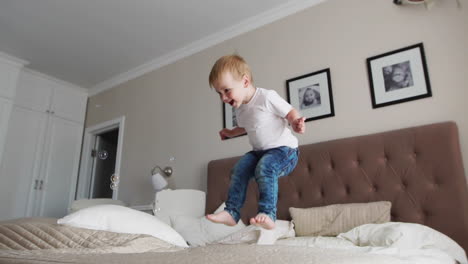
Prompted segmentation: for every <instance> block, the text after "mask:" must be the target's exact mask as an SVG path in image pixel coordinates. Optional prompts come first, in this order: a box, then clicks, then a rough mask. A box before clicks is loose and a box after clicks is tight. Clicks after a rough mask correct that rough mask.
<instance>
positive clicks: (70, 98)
mask: <svg viewBox="0 0 468 264" xmlns="http://www.w3.org/2000/svg"><path fill="white" fill-rule="evenodd" d="M87 100H88V96H87V94H85V93H83V92H79V91H76V90H74V89H70V88H68V89H66V88H65V87H61V86H60V85H56V87H55V88H54V91H53V96H52V103H51V107H50V110H51V113H52V114H53V115H55V116H58V117H61V118H64V119H67V120H71V121H75V122H77V123H84V119H85V112H86V103H87Z"/></svg>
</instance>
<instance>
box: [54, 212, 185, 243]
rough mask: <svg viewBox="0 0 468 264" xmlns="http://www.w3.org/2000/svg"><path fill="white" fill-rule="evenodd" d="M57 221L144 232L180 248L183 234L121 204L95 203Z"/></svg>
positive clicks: (119, 230) (73, 224) (95, 227)
mask: <svg viewBox="0 0 468 264" xmlns="http://www.w3.org/2000/svg"><path fill="white" fill-rule="evenodd" d="M57 223H58V224H62V225H69V226H73V227H79V228H87V229H94V230H103V231H110V232H116V233H127V234H146V235H151V236H154V237H157V238H159V239H161V240H164V241H166V242H168V243H171V244H173V245H176V246H180V247H187V243H185V240H184V239H183V238H182V236H181V235H180V234H179V233H177V232H176V231H175V230H174V229H172V228H171V227H170V226H168V225H167V224H165V223H164V222H162V221H160V220H159V219H158V218H156V217H154V216H152V215H150V214H147V213H144V212H141V211H137V210H134V209H131V208H128V207H124V206H120V205H110V204H106V205H97V206H92V207H88V208H85V209H81V210H79V211H77V212H74V213H72V214H69V215H67V216H65V217H64V218H61V219H59V220H58V221H57Z"/></svg>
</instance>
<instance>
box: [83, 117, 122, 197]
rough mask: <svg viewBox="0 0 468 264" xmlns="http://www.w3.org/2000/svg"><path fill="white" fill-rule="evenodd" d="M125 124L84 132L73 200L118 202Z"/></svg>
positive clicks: (113, 122)
mask: <svg viewBox="0 0 468 264" xmlns="http://www.w3.org/2000/svg"><path fill="white" fill-rule="evenodd" d="M124 123H125V117H120V118H117V119H114V120H110V121H106V122H103V123H101V124H98V125H95V126H93V127H90V128H87V129H86V130H85V135H84V140H83V152H82V154H81V164H80V173H79V178H78V185H77V191H76V195H75V199H77V200H78V199H92V198H112V199H115V200H116V199H118V189H119V180H120V159H121V154H122V143H123V131H124ZM114 175H115V176H114ZM113 177H114V179H115V178H117V181H114V182H112V181H111V179H112V178H113ZM111 185H112V187H111Z"/></svg>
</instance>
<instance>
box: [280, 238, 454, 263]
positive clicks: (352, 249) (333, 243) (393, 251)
mask: <svg viewBox="0 0 468 264" xmlns="http://www.w3.org/2000/svg"><path fill="white" fill-rule="evenodd" d="M275 245H282V246H299V247H312V248H320V249H339V250H345V251H347V252H348V253H350V254H358V255H360V254H362V253H365V254H370V255H385V256H391V257H393V258H395V259H399V260H401V261H402V262H403V263H405V262H406V261H407V262H408V263H414V264H420V263H421V264H443V263H445V264H448V263H456V260H455V259H454V258H452V257H451V256H450V255H448V254H447V253H445V252H443V251H441V250H437V249H411V250H409V249H399V248H391V247H360V246H356V245H354V244H353V243H352V242H350V241H348V240H345V239H343V238H339V237H294V238H287V239H281V240H278V241H276V243H275Z"/></svg>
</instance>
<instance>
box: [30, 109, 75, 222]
mask: <svg viewBox="0 0 468 264" xmlns="http://www.w3.org/2000/svg"><path fill="white" fill-rule="evenodd" d="M82 133H83V126H82V125H81V124H77V123H75V122H72V121H69V120H65V119H62V118H59V117H54V116H50V118H49V125H48V132H47V141H46V144H47V147H46V150H45V152H46V154H45V156H44V159H43V162H44V166H43V170H42V171H41V174H42V176H41V180H42V181H43V185H42V188H41V198H40V200H41V206H40V212H39V215H40V216H44V217H57V218H60V217H63V216H65V215H66V214H67V213H68V207H69V205H70V203H71V201H72V200H73V199H74V196H75V189H76V180H77V175H78V165H79V159H80V151H81V138H82Z"/></svg>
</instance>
